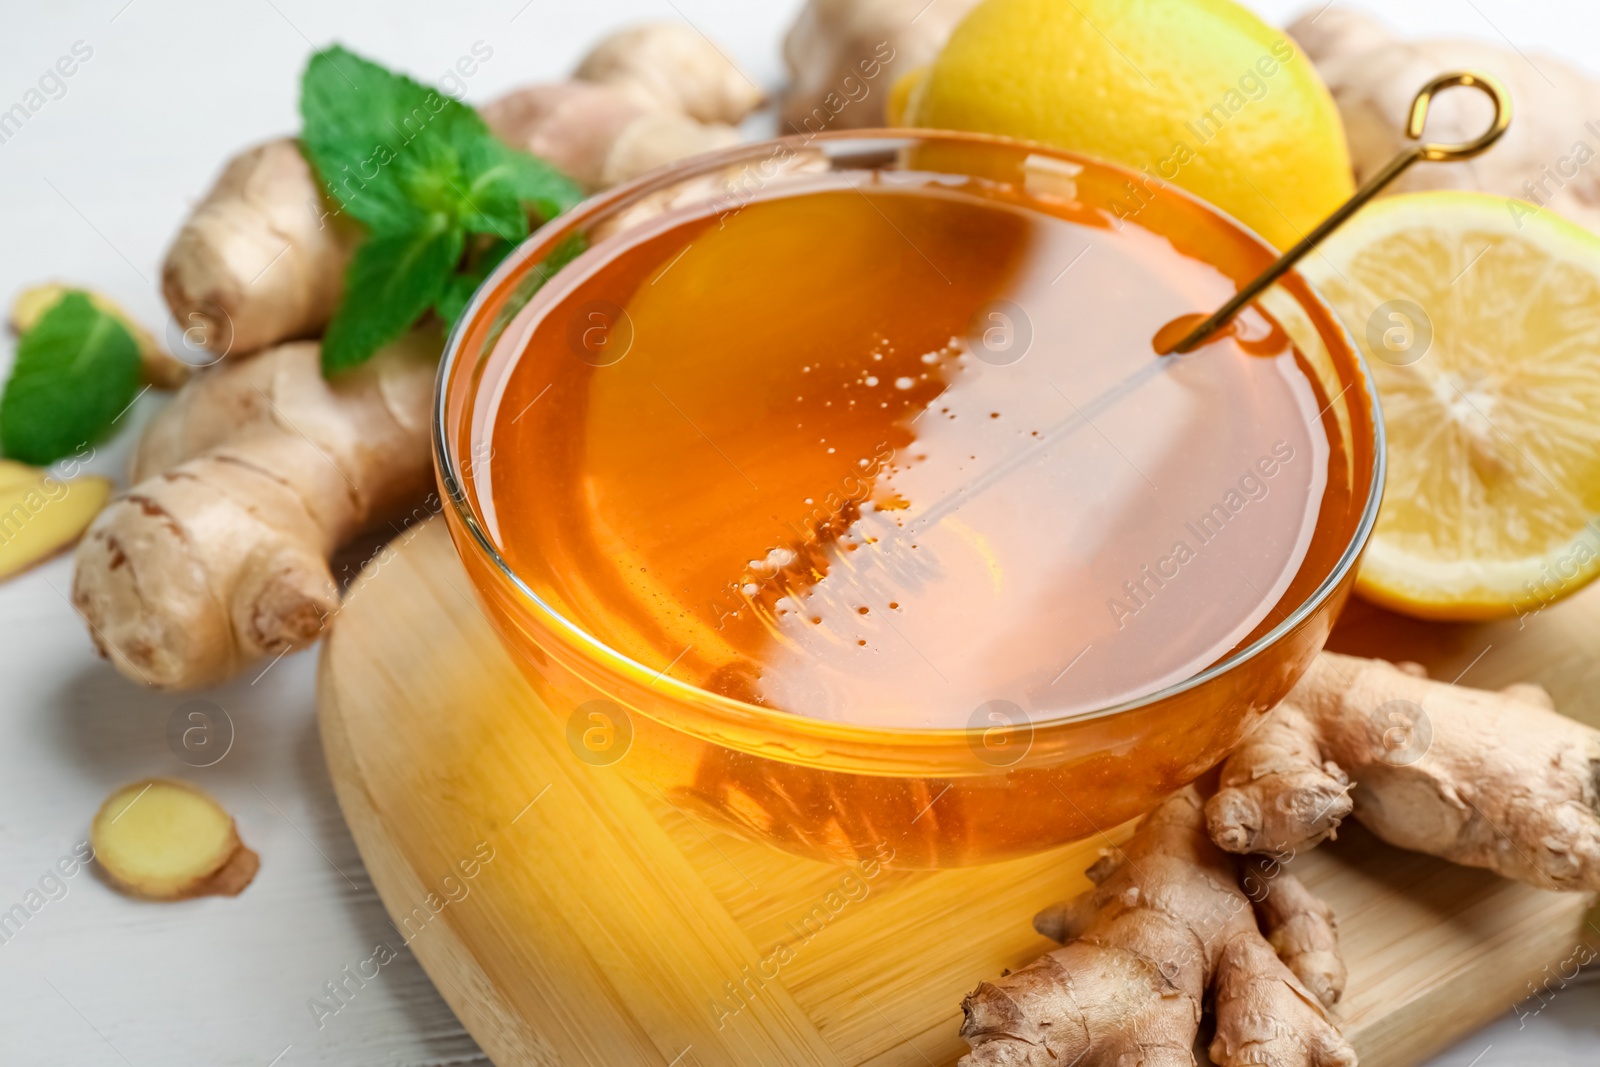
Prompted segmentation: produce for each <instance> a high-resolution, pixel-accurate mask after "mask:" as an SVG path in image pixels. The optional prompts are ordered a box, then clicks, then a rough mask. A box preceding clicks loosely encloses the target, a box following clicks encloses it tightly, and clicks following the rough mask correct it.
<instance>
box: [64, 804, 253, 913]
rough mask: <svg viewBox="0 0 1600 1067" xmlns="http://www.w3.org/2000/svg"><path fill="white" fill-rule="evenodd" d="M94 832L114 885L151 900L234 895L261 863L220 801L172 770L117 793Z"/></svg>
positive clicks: (91, 835)
mask: <svg viewBox="0 0 1600 1067" xmlns="http://www.w3.org/2000/svg"><path fill="white" fill-rule="evenodd" d="M89 840H90V843H91V844H93V846H94V853H95V858H96V859H98V860H99V861H100V865H101V866H102V867H104V868H105V870H106V873H107V874H109V875H110V876H111V879H112V881H113V882H114V883H115V884H116V885H117V887H118V888H120V889H122V890H124V891H125V892H127V893H129V894H131V895H133V896H137V897H144V898H146V899H148V900H182V899H184V898H186V897H196V896H202V895H207V894H218V895H224V896H236V895H237V894H238V893H240V892H241V891H242V890H243V889H244V888H245V886H247V885H249V884H250V882H251V881H252V880H253V879H254V878H255V875H256V871H257V870H258V869H259V868H260V865H261V860H260V857H259V856H257V855H256V854H255V852H253V851H252V850H250V849H249V848H246V847H245V845H244V844H243V842H241V841H240V840H239V831H238V827H237V826H235V825H234V821H233V816H231V815H229V814H228V813H227V811H226V810H224V809H223V807H222V805H220V804H218V803H217V802H216V801H215V800H213V799H212V798H211V796H210V795H209V794H208V793H206V792H204V791H203V790H201V789H199V788H197V787H195V786H192V785H190V784H188V783H187V782H180V781H176V780H174V779H171V778H150V779H146V780H145V781H142V782H134V783H132V784H131V785H125V786H123V787H122V788H121V789H119V790H117V791H116V792H115V793H112V794H111V796H110V797H108V798H107V799H106V802H105V803H104V804H102V805H100V810H99V812H98V813H96V815H95V817H94V823H93V825H92V826H91V827H90V830H89Z"/></svg>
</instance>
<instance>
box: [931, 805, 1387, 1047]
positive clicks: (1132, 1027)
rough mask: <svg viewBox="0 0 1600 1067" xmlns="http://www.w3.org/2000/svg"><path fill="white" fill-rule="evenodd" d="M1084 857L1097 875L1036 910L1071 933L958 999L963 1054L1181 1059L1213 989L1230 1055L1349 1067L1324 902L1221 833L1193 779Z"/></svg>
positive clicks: (1219, 1032)
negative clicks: (1099, 851)
mask: <svg viewBox="0 0 1600 1067" xmlns="http://www.w3.org/2000/svg"><path fill="white" fill-rule="evenodd" d="M1086 873H1087V874H1088V877H1089V879H1090V880H1091V881H1092V882H1094V883H1095V884H1094V886H1093V887H1092V888H1090V889H1088V890H1086V891H1085V892H1084V893H1082V894H1081V895H1079V896H1078V897H1076V898H1074V899H1072V900H1069V901H1067V902H1066V903H1064V904H1060V905H1057V906H1056V907H1053V908H1050V909H1047V910H1046V911H1044V912H1041V913H1040V914H1039V916H1038V917H1037V918H1036V919H1035V920H1034V925H1035V926H1036V927H1037V928H1038V929H1039V932H1040V933H1042V934H1044V935H1046V936H1047V937H1051V938H1054V939H1055V940H1058V941H1061V942H1063V943H1064V944H1063V946H1062V947H1061V948H1059V949H1056V950H1055V951H1053V952H1050V953H1048V954H1047V955H1044V956H1041V957H1040V958H1039V959H1037V960H1035V961H1034V962H1033V963H1030V964H1029V965H1028V966H1026V967H1023V968H1022V969H1020V970H1018V971H1015V972H1013V973H1011V974H1007V975H1005V976H1003V977H1001V978H999V979H997V980H995V981H993V982H983V983H981V984H980V985H979V986H978V988H977V989H976V990H974V991H973V992H972V993H971V994H970V995H968V997H967V998H966V1000H965V1001H963V1002H962V1005H961V1007H962V1013H963V1015H964V1017H965V1018H964V1020H963V1022H962V1025H961V1035H962V1036H963V1037H964V1038H966V1039H967V1042H968V1044H970V1045H971V1046H972V1051H971V1052H970V1053H968V1054H967V1055H966V1056H965V1057H963V1058H962V1060H961V1064H962V1067H1064V1065H1066V1064H1078V1065H1080V1067H1123V1065H1127V1064H1141V1065H1143V1067H1177V1065H1185V1067H1187V1065H1190V1064H1192V1063H1193V1062H1194V1060H1193V1052H1192V1050H1193V1047H1194V1041H1195V1035H1196V1033H1197V1032H1198V1030H1199V1026H1200V1021H1201V1013H1202V1010H1203V1008H1204V1006H1205V1005H1206V1003H1207V998H1208V996H1209V998H1210V1004H1211V1006H1212V1011H1213V1012H1214V1014H1215V1019H1216V1037H1215V1039H1214V1040H1213V1041H1212V1042H1211V1048H1210V1053H1211V1058H1212V1060H1213V1061H1214V1062H1216V1063H1218V1064H1220V1065H1222V1067H1232V1065H1234V1064H1266V1065H1270V1067H1335V1065H1338V1067H1354V1064H1355V1062H1356V1058H1355V1053H1354V1052H1353V1051H1352V1050H1351V1048H1350V1046H1349V1045H1348V1044H1347V1043H1346V1042H1345V1040H1344V1038H1343V1037H1342V1036H1340V1034H1339V1030H1338V1028H1337V1027H1336V1026H1335V1025H1334V1024H1333V1022H1332V1021H1331V1020H1330V1019H1329V1017H1328V1013H1327V1011H1326V1007H1327V1006H1328V1005H1331V1003H1332V1002H1333V1001H1334V1000H1336V999H1337V998H1338V996H1339V994H1340V992H1342V990H1343V985H1344V968H1343V964H1342V963H1341V962H1339V961H1338V951H1337V943H1336V939H1335V935H1334V930H1333V924H1332V917H1331V914H1330V912H1329V911H1328V909H1327V908H1326V906H1325V905H1323V904H1322V903H1321V902H1320V901H1318V900H1317V899H1316V898H1315V897H1313V896H1312V895H1311V894H1310V893H1309V892H1308V891H1306V890H1305V888H1304V887H1303V886H1301V885H1300V884H1299V883H1298V882H1297V881H1295V879H1294V877H1293V876H1292V875H1290V874H1288V873H1287V872H1286V871H1284V870H1282V869H1281V868H1279V867H1276V866H1275V865H1273V864H1271V863H1270V862H1269V863H1266V864H1262V863H1259V862H1251V863H1249V864H1244V863H1241V861H1239V860H1237V859H1236V858H1235V857H1233V856H1230V855H1228V854H1227V853H1225V852H1223V851H1222V850H1221V849H1219V848H1217V846H1216V845H1215V844H1213V843H1212V841H1211V839H1210V838H1209V837H1208V836H1207V835H1206V832H1205V823H1204V816H1203V802H1202V799H1201V796H1200V793H1199V792H1198V791H1197V790H1196V789H1194V788H1193V787H1189V788H1186V789H1183V790H1181V791H1179V792H1178V793H1176V794H1174V795H1173V796H1171V797H1169V798H1168V799H1167V800H1166V801H1164V802H1163V803H1162V804H1161V805H1160V806H1159V807H1157V808H1156V809H1155V810H1154V811H1153V812H1151V813H1150V814H1149V815H1147V816H1145V818H1144V820H1143V821H1142V822H1141V823H1140V824H1139V828H1138V829H1137V830H1136V831H1135V832H1134V835H1133V837H1132V839H1130V840H1129V841H1128V843H1127V845H1125V846H1124V847H1123V848H1121V849H1118V850H1115V851H1114V852H1111V853H1108V854H1107V855H1105V856H1104V857H1102V858H1101V860H1100V861H1099V862H1097V863H1096V864H1095V865H1094V866H1092V867H1091V868H1089V870H1088V871H1087V872H1086Z"/></svg>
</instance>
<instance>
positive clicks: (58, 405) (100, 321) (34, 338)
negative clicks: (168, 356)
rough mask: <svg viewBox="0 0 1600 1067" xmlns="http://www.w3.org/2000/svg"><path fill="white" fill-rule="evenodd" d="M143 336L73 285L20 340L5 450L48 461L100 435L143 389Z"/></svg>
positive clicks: (7, 399)
mask: <svg viewBox="0 0 1600 1067" xmlns="http://www.w3.org/2000/svg"><path fill="white" fill-rule="evenodd" d="M139 366H140V364H139V343H138V342H137V341H136V340H134V337H133V334H131V333H129V332H128V328H127V327H126V326H124V325H123V324H122V323H121V322H119V321H118V320H117V318H116V317H115V316H113V315H108V314H107V313H106V312H104V311H101V310H100V309H99V308H97V307H95V306H94V304H93V303H92V302H91V301H90V299H89V296H88V294H87V293H83V292H80V291H77V290H71V291H69V292H67V293H66V295H64V296H63V297H62V298H61V299H60V300H58V301H56V303H55V304H54V305H52V306H51V308H50V309H49V310H48V311H46V312H45V313H44V315H42V316H41V317H40V319H39V321H38V322H37V323H35V324H34V327H33V329H31V330H29V331H28V332H27V333H26V334H24V335H23V337H22V339H21V340H20V341H19V342H18V343H17V358H16V363H15V365H13V366H12V368H11V377H10V379H9V380H7V382H6V386H5V392H4V394H3V395H0V449H3V450H4V452H5V454H6V455H7V456H10V457H12V458H13V459H19V460H21V461H22V462H24V463H32V464H35V465H38V466H43V465H45V464H47V463H54V462H55V461H56V460H58V459H60V458H61V457H63V456H69V455H71V454H72V453H73V452H75V451H77V450H78V449H79V448H81V447H83V446H84V445H86V444H89V443H90V442H92V441H95V440H98V439H99V438H100V437H101V436H102V435H103V434H105V432H106V431H107V430H108V429H110V427H111V423H112V420H114V419H115V418H116V417H117V416H118V415H120V414H121V413H122V412H123V411H124V410H125V409H126V408H127V406H128V405H129V404H131V403H132V402H133V399H134V397H135V396H137V395H138V392H139V373H140V371H139Z"/></svg>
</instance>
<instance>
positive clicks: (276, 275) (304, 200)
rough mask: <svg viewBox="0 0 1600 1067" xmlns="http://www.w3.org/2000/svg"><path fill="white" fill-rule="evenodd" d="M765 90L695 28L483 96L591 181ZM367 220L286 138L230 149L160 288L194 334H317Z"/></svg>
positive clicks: (726, 135) (508, 134)
mask: <svg viewBox="0 0 1600 1067" xmlns="http://www.w3.org/2000/svg"><path fill="white" fill-rule="evenodd" d="M760 103H761V93H760V90H759V89H757V88H756V87H755V85H754V83H753V82H752V81H751V80H750V78H749V77H748V76H747V75H746V74H745V73H744V72H743V71H741V70H740V69H739V68H738V67H736V66H734V65H733V63H732V62H731V61H729V60H728V59H727V58H726V57H725V56H724V55H723V53H722V52H721V51H720V50H719V49H718V48H717V47H716V46H715V45H713V44H711V43H710V42H709V41H707V40H706V39H705V38H704V37H702V36H701V35H700V34H699V33H698V32H696V31H695V30H693V29H692V28H690V27H680V26H671V25H654V24H653V25H645V26H639V27H634V28H630V29H624V30H621V31H618V32H617V33H614V34H611V35H610V36H608V37H606V38H604V39H603V40H601V41H600V42H599V43H598V44H597V45H596V46H595V47H594V48H593V49H592V50H591V51H590V52H589V53H588V55H587V56H585V57H584V59H583V60H582V61H581V62H580V63H579V64H578V72H577V73H576V74H575V75H574V76H573V78H572V79H571V80H568V81H565V82H557V83H553V84H550V85H539V86H532V87H529V88H525V89H518V90H513V91H512V92H510V93H508V94H507V95H506V96H504V97H502V98H501V99H500V100H497V101H494V102H491V103H490V104H488V105H486V106H485V107H484V108H483V109H482V113H483V117H484V119H485V121H486V122H487V123H488V124H489V127H490V129H491V130H492V131H493V132H494V133H495V135H496V136H498V137H499V138H500V139H501V140H503V141H505V142H506V143H507V144H510V145H511V146H512V147H515V148H520V149H522V150H524V151H528V152H532V153H534V154H535V155H537V156H539V157H541V158H543V159H545V160H546V161H548V162H550V163H551V164H553V165H555V166H556V167H557V168H558V169H561V170H564V171H566V172H567V173H568V175H569V176H570V177H572V178H573V179H574V180H576V181H577V182H578V183H579V184H580V185H582V186H583V187H584V188H585V190H587V191H590V192H594V191H597V190H599V189H603V188H607V187H609V186H611V185H614V184H617V183H618V182H622V181H626V180H628V179H630V178H633V177H635V176H637V175H639V174H642V173H644V172H645V171H647V170H651V169H653V168H655V167H658V166H662V165H664V164H667V163H672V162H676V161H677V160H679V159H682V158H684V157H685V156H689V155H695V154H697V153H700V152H705V151H710V150H712V149H716V148H721V147H725V146H727V145H729V144H733V143H736V142H737V141H738V140H739V137H738V134H737V133H736V132H735V131H734V129H733V127H732V125H730V124H731V123H736V122H738V121H740V120H741V119H743V118H744V117H745V115H747V114H749V112H750V111H751V110H753V109H754V108H755V107H757V106H759V104H760ZM361 238H362V231H361V229H360V227H359V226H357V225H354V224H352V223H351V222H350V220H349V219H348V218H347V217H346V216H345V215H344V213H343V212H342V211H341V210H340V208H339V206H338V204H336V203H334V202H333V201H332V200H330V199H329V198H328V197H327V195H326V193H325V192H324V190H323V188H322V185H321V183H320V182H319V181H318V180H317V176H316V173H315V172H314V171H313V170H312V168H311V166H310V165H309V164H308V163H307V162H306V160H305V158H304V156H303V155H302V154H301V152H300V147H299V145H298V143H297V142H296V141H294V140H293V139H291V138H282V139H279V140H275V141H269V142H267V143H266V144H263V145H258V146H256V147H254V148H251V149H249V150H247V151H245V152H244V153H242V154H240V155H238V156H236V157H234V158H233V159H232V160H230V161H229V162H228V164H227V165H226V167H225V168H224V169H223V172H222V175H221V176H220V177H219V178H218V179H217V182H216V184H215V185H214V186H213V187H212V188H211V190H210V191H209V192H208V193H207V194H206V195H205V197H204V198H203V199H202V200H201V201H200V203H199V204H198V205H197V206H196V207H195V209H194V211H193V212H192V213H191V214H190V216H189V218H188V219H187V220H186V221H185V222H184V224H183V228H182V229H181V230H180V231H179V233H178V236H177V239H176V240H174V242H173V244H172V247H171V249H170V250H169V251H168V252H167V257H166V261H165V263H164V264H163V267H162V292H163V293H164V294H165V295H166V299H167V305H168V307H169V308H170V309H171V311H172V317H173V318H174V319H175V320H176V321H177V324H178V326H179V327H180V328H181V329H182V330H183V331H184V338H185V342H184V343H185V345H186V346H189V347H193V348H196V349H205V350H207V351H210V352H212V353H215V354H219V355H220V354H223V353H231V354H235V355H237V354H240V353H246V352H254V351H256V350H258V349H261V348H265V347H266V346H268V345H273V344H277V343H279V342H281V341H287V340H294V339H297V338H309V337H316V336H318V335H319V334H321V333H322V331H323V328H324V327H325V326H327V324H328V322H329V320H330V319H331V318H332V317H333V313H334V311H335V309H337V307H338V306H339V301H340V299H341V297H342V296H343V293H344V283H345V270H346V268H347V267H348V265H349V262H350V257H351V255H352V254H353V253H354V250H355V247H356V246H357V245H358V244H359V243H360V241H361Z"/></svg>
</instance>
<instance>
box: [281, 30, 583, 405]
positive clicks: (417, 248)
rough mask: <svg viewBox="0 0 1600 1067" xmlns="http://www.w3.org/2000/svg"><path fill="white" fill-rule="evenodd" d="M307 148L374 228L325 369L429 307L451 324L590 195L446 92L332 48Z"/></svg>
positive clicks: (311, 109)
mask: <svg viewBox="0 0 1600 1067" xmlns="http://www.w3.org/2000/svg"><path fill="white" fill-rule="evenodd" d="M300 114H301V118H302V120H303V123H304V128H303V129H302V131H301V134H300V144H301V148H302V149H303V150H304V152H305V154H306V157H307V158H308V159H309V160H310V161H311V164H312V166H313V167H315V168H316V171H317V174H318V176H319V177H320V178H321V179H322V181H323V184H324V185H325V186H326V188H327V190H328V192H329V194H330V195H331V196H332V197H333V198H334V199H335V200H337V201H338V202H339V203H340V204H341V205H342V206H343V208H344V210H345V211H348V212H349V213H350V215H351V216H352V217H354V218H355V219H357V220H358V221H360V222H361V223H363V224H364V225H365V226H366V228H367V230H368V233H369V236H368V238H367V240H366V241H364V242H363V243H362V244H361V245H360V246H359V247H358V248H357V249H356V251H355V255H354V257H353V258H352V259H351V262H350V267H349V269H348V273H347V274H346V275H345V293H344V298H343V300H341V302H340V304H339V309H338V311H336V312H335V313H334V316H333V321H332V322H330V323H329V324H328V329H327V332H326V333H325V334H324V336H323V339H322V369H323V373H325V374H332V373H335V372H337V371H341V370H345V369H347V368H349V367H354V366H356V365H358V364H360V363H362V362H364V361H366V360H367V359H368V358H370V357H371V356H372V354H373V353H374V352H376V351H377V350H378V349H379V348H380V347H382V346H383V345H385V344H387V343H389V342H390V341H392V340H394V339H395V338H397V337H399V336H400V335H401V334H403V333H405V331H406V330H408V329H410V328H411V326H412V325H414V324H415V323H416V321H417V320H418V319H420V318H421V317H422V316H423V315H425V314H427V313H428V312H429V311H430V310H432V311H434V312H436V313H437V314H439V316H440V317H441V318H443V319H444V320H445V321H446V322H453V321H454V319H455V317H456V316H457V315H459V314H460V312H461V310H462V308H463V307H465V305H466V302H467V299H468V297H470V296H471V294H472V291H473V289H474V288H476V286H477V285H478V283H479V282H481V281H482V280H483V279H484V278H485V277H487V276H488V273H489V271H490V270H492V269H493V268H494V266H495V264H497V263H498V262H499V261H500V260H501V259H503V258H504V257H505V255H506V253H508V252H509V251H510V250H511V249H512V247H514V246H515V245H516V243H517V242H518V241H520V240H522V239H523V238H524V237H526V236H527V235H528V232H529V224H528V216H529V214H530V213H531V214H533V215H535V216H537V217H538V218H539V219H540V220H541V221H548V220H549V219H551V218H554V217H555V216H556V215H559V214H560V213H561V212H563V211H565V210H567V209H568V208H570V207H572V206H573V205H574V204H576V203H577V202H578V201H579V200H580V199H581V198H582V194H581V193H580V192H579V190H578V187H577V186H576V185H574V184H573V183H572V181H571V180H570V179H568V178H567V177H566V176H565V175H563V174H562V173H561V172H560V171H558V170H556V169H555V168H554V167H552V166H550V165H549V164H548V163H546V162H544V161H543V160H541V159H537V158H535V157H534V156H531V155H528V154H527V153H525V152H519V151H517V150H515V149H513V148H511V147H509V146H507V145H506V144H504V143H502V142H501V141H500V140H498V139H497V138H496V137H495V136H494V135H493V134H492V133H490V132H489V128H488V127H487V126H486V125H484V122H483V119H481V118H480V117H479V116H478V113H477V112H476V111H474V110H472V108H470V107H467V106H466V105H464V104H461V103H459V102H457V101H455V100H452V99H451V98H449V97H447V96H445V95H443V94H442V93H440V92H438V91H437V90H434V89H430V88H428V87H427V86H424V85H421V84H419V83H417V82H415V81H412V80H411V79H410V78H407V77H404V76H403V75H399V74H395V73H392V72H391V71H388V70H385V69H384V68H383V67H381V66H379V65H377V64H376V63H372V62H369V61H368V60H365V59H362V58H361V57H360V56H357V55H356V54H354V53H353V52H350V51H349V50H347V49H345V48H342V47H339V46H337V45H336V46H334V47H332V48H329V49H327V50H326V51H322V52H318V53H317V54H316V55H314V56H312V57H311V62H310V64H309V65H308V66H307V67H306V72H305V76H304V78H303V79H302V81H301V91H300Z"/></svg>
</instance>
